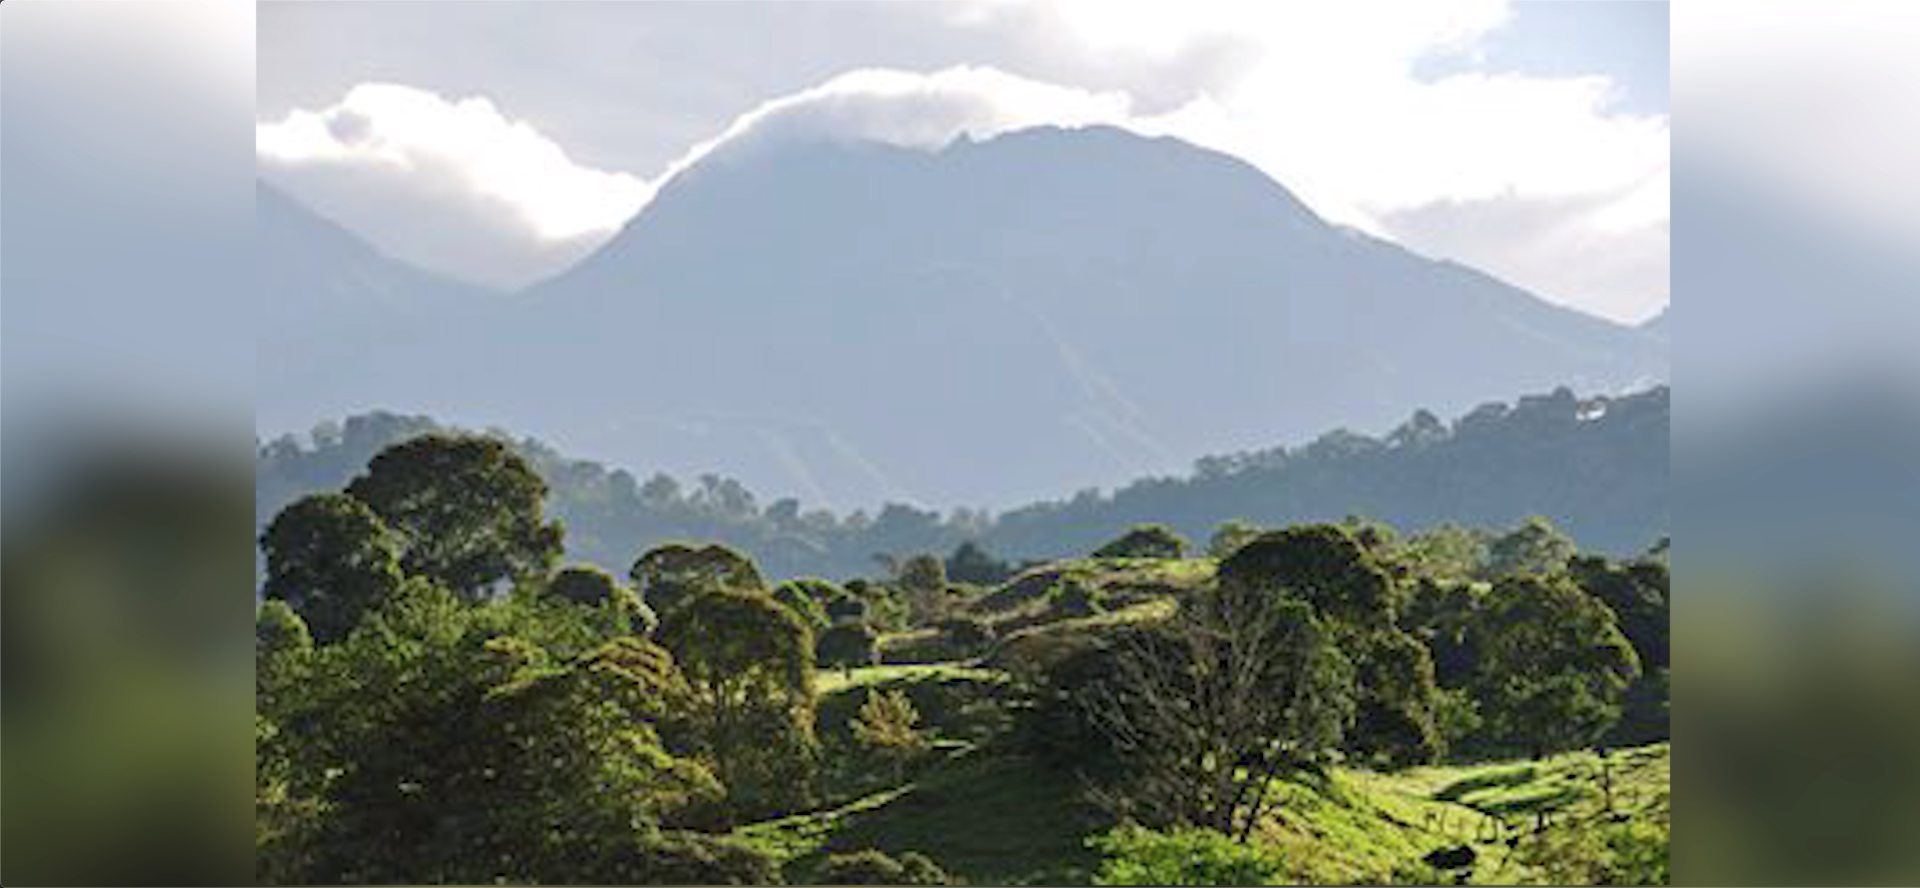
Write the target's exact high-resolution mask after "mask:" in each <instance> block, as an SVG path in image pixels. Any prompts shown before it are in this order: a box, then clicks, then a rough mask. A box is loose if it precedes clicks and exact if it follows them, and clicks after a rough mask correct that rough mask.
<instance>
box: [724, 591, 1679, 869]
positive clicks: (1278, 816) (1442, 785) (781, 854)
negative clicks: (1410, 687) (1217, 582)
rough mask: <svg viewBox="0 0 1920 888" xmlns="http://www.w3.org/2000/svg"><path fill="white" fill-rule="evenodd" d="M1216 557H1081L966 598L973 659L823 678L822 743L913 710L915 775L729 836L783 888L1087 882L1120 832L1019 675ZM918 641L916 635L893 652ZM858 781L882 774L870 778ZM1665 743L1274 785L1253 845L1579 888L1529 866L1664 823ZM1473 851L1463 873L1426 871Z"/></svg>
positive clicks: (1352, 864)
mask: <svg viewBox="0 0 1920 888" xmlns="http://www.w3.org/2000/svg"><path fill="white" fill-rule="evenodd" d="M1216 567H1217V563H1216V562H1215V561H1214V560H1212V559H1206V558H1194V559H1184V560H1156V559H1075V560H1066V561H1060V562H1055V563H1051V564H1047V565H1043V566H1040V567H1035V568H1032V569H1029V570H1027V571H1025V572H1023V573H1021V574H1020V575H1018V576H1016V577H1014V578H1013V579H1012V580H1010V581H1008V582H1007V583H1005V584H1004V585H1002V586H1000V587H998V588H996V589H994V590H993V591H991V592H988V593H986V594H984V595H981V596H979V597H978V598H975V599H973V600H972V601H970V602H968V604H967V605H966V607H965V608H964V613H965V614H966V615H967V616H970V617H972V618H974V619H977V620H980V621H981V622H983V623H986V624H988V625H990V626H992V627H994V629H995V631H996V634H997V636H998V637H997V641H996V643H995V644H994V646H993V647H992V649H991V650H989V651H988V652H987V653H986V654H985V655H983V656H980V657H976V658H973V659H969V660H965V661H955V662H933V663H893V664H888V665H880V666H872V667H865V668H857V669H844V670H832V671H823V672H822V673H821V674H820V678H819V682H818V687H819V689H820V692H821V694H822V699H821V703H820V708H819V721H818V725H819V732H820V735H821V737H822V739H823V740H824V741H825V742H826V743H827V744H828V746H829V749H830V750H837V751H838V752H837V754H839V755H842V756H854V755H856V752H855V751H854V749H853V741H852V739H851V734H850V732H849V730H848V726H847V723H848V721H849V720H850V719H852V718H853V717H854V716H855V714H856V713H857V711H858V709H859V706H860V705H861V703H862V702H863V701H865V700H866V699H867V696H868V694H869V693H872V692H889V691H899V692H902V693H904V694H906V695H907V696H908V698H909V699H911V700H912V702H913V704H914V707H915V709H916V710H917V711H918V712H919V714H920V716H921V726H922V728H923V730H925V731H926V733H927V734H928V738H929V741H930V743H929V746H928V750H927V751H926V752H925V753H924V754H923V756H922V757H921V759H920V760H919V762H918V763H917V764H916V765H915V766H913V767H912V768H911V769H909V770H908V771H907V772H905V773H903V774H901V775H900V776H899V778H898V779H897V780H895V781H892V782H887V783H884V784H883V785H876V783H875V782H874V781H872V780H871V779H868V780H867V781H866V782H864V783H862V782H859V781H853V782H843V783H842V784H841V785H840V786H839V787H838V789H839V792H838V793H837V794H836V793H835V792H834V791H831V790H830V791H829V794H828V795H829V799H828V802H827V804H826V805H825V806H823V807H822V808H820V809H818V810H815V811H811V812H807V813H803V814H798V815H793V816H788V817H782V818H779V819H774V820H767V821H763V822H758V823H752V824H748V825H745V826H742V827H739V828H738V829H737V830H736V831H735V836H736V837H737V838H739V839H741V840H743V841H745V842H747V843H748V844H751V845H753V846H756V847H758V848H761V849H764V850H766V851H768V852H769V853H771V854H773V855H774V856H776V857H777V858H778V859H779V860H781V861H782V864H783V868H784V870H785V873H786V877H787V878H788V880H789V881H794V882H806V881H810V880H816V881H817V880H818V879H819V878H820V877H821V874H822V867H823V866H824V865H825V863H826V860H827V858H828V856H829V855H832V854H846V853H851V852H855V851H861V850H865V849H878V850H881V851H885V852H887V853H888V854H892V855H896V856H897V855H900V854H903V853H906V852H909V851H917V852H919V853H922V854H925V855H927V856H928V857H930V858H932V859H933V860H934V861H935V862H937V863H938V864H940V865H941V866H942V867H944V868H945V869H946V870H948V871H949V872H950V873H952V874H953V875H955V876H958V877H960V878H962V879H964V880H966V881H967V882H968V883H971V884H982V883H986V884H1035V883H1052V884H1059V883H1081V884H1085V883H1089V882H1091V881H1093V880H1095V878H1096V875H1097V874H1098V873H1099V871H1100V867H1101V862H1102V854H1101V852H1099V851H1097V850H1094V849H1092V848H1090V847H1089V844H1088V839H1089V838H1091V837H1093V836H1096V835H1099V834H1101V833H1103V832H1105V831H1106V830H1108V829H1110V828H1112V827H1114V826H1115V823H1114V822H1113V821H1112V820H1111V818H1110V817H1108V816H1107V815H1106V814H1105V813H1104V812H1103V811H1102V810H1100V809H1099V808H1097V807H1096V806H1094V805H1092V804H1090V803H1088V802H1087V801H1086V800H1085V793H1084V789H1085V787H1084V786H1083V785H1082V784H1081V783H1080V781H1079V779H1078V778H1077V777H1076V776H1074V775H1072V774H1070V773H1065V772H1063V771H1062V770H1061V769H1059V768H1057V767H1053V766H1049V765H1046V764H1043V763H1041V762H1040V761H1038V760H1036V759H1035V758H1033V757H1031V756H1030V755H1028V754H1027V753H1026V752H1025V751H1023V747H1022V746H1021V744H1020V743H1019V742H1018V738H1017V737H1016V736H1014V735H1013V734H1012V732H1014V731H1016V730H1017V722H1018V711H1019V710H1020V708H1021V707H1022V706H1024V705H1026V703H1025V701H1024V700H1023V699H1022V698H1021V695H1020V693H1019V685H1018V682H1017V681H1016V680H1015V677H1014V674H1013V672H1010V670H1017V669H1019V668H1020V667H1021V666H1022V665H1031V664H1032V663H1034V662H1035V661H1037V660H1045V659H1048V658H1049V657H1050V656H1051V654H1052V652H1057V651H1063V650H1068V649H1071V648H1072V647H1074V646H1076V645H1078V644H1082V643H1086V642H1088V641H1090V640H1093V639H1097V638H1098V637H1099V636H1100V635H1101V634H1102V633H1103V632H1104V631H1106V630H1109V629H1112V628H1114V627H1118V626H1124V625H1127V624H1131V623H1134V622H1137V621H1148V620H1160V619H1165V618H1167V617H1168V616H1170V615H1171V614H1172V613H1173V611H1174V609H1175V607H1176V606H1177V604H1178V602H1179V600H1180V598H1181V597H1182V596H1184V595H1187V594H1190V593H1192V592H1194V591H1195V590H1198V589H1201V588H1203V587H1205V585H1206V584H1207V583H1209V582H1210V581H1211V580H1212V579H1213V576H1214V572H1215V569H1216ZM1065 584H1078V585H1079V586H1081V587H1083V588H1084V589H1086V590H1088V591H1090V592H1091V593H1092V597H1093V598H1094V599H1096V600H1098V601H1100V602H1102V603H1103V606H1102V608H1101V609H1100V610H1098V611H1097V612H1094V613H1086V614H1081V615H1067V614H1066V613H1063V612H1062V611H1061V609H1060V608H1059V594H1058V590H1059V589H1060V588H1061V587H1062V586H1063V585H1065ZM918 641H920V639H917V638H914V637H911V633H905V634H903V635H902V637H900V638H896V639H893V642H894V643H897V644H901V645H905V646H912V645H913V644H915V643H917V642H918ZM852 770H854V771H856V772H858V773H861V774H862V775H863V776H864V777H866V778H871V777H872V774H871V769H870V768H869V769H861V768H858V767H855V768H853V769H852ZM1669 773H1670V748H1669V746H1668V745H1666V744H1658V745H1653V746H1647V747H1640V748H1633V749H1622V750H1614V751H1612V752H1610V753H1609V754H1608V755H1607V756H1606V757H1605V759H1604V760H1603V759H1602V758H1601V757H1600V756H1598V755H1596V754H1594V753H1591V752H1577V753H1569V754H1565V755H1560V756H1555V757H1551V758H1547V759H1544V760H1541V761H1505V762H1494V763H1481V764H1471V765H1452V766H1438V767H1421V768H1412V769H1408V770H1403V771H1398V772H1391V773H1387V772H1377V771H1371V770H1365V769H1360V768H1335V769H1332V770H1331V771H1330V772H1328V773H1327V774H1326V775H1325V777H1324V778H1318V777H1307V776H1301V777H1297V778H1293V779H1286V780H1280V781H1276V782H1275V784H1274V785H1273V786H1272V788H1271V791H1272V792H1273V793H1274V794H1275V797H1277V798H1278V799H1279V800H1280V804H1279V805H1277V806H1276V807H1275V808H1274V809H1273V810H1272V812H1271V814H1270V815H1269V816H1268V817H1267V818H1265V820H1264V821H1263V822H1262V823H1261V824H1260V827H1259V829H1258V830H1256V832H1255V834H1254V836H1253V844H1254V845H1255V846H1257V847H1258V848H1260V849H1262V853H1263V854H1265V855H1267V856H1268V857H1269V858H1270V859H1272V860H1274V861H1277V864H1276V865H1275V867H1274V872H1276V874H1277V875H1276V876H1275V878H1276V879H1277V880H1278V881H1283V882H1292V883H1300V884H1354V883H1361V884H1367V883H1431V882H1453V881H1454V880H1455V879H1457V878H1460V877H1461V875H1462V874H1464V876H1465V881H1466V882H1468V883H1474V884H1517V883H1541V882H1548V881H1552V880H1555V879H1558V880H1562V881H1564V880H1566V879H1567V878H1569V874H1568V873H1566V872H1564V871H1551V872H1550V871H1548V870H1546V869H1543V868H1542V866H1541V865H1540V863H1539V859H1540V858H1539V856H1538V855H1537V854H1535V853H1534V852H1535V851H1537V850H1538V849H1540V848H1542V847H1545V845H1544V844H1543V843H1547V842H1554V841H1561V840H1562V839H1563V838H1565V839H1567V840H1573V839H1578V840H1581V841H1586V840H1587V838H1588V837H1589V836H1591V835H1592V834H1594V830H1593V827H1594V826H1595V825H1596V824H1607V823H1624V822H1626V821H1628V820H1634V821H1643V820H1646V819H1648V818H1649V817H1654V818H1656V819H1657V818H1658V817H1661V816H1663V813H1664V811H1665V810H1666V809H1667V805H1668V801H1667V792H1668V783H1669ZM1459 846H1466V847H1470V848H1472V849H1473V852H1474V858H1475V859H1474V862H1473V864H1472V865H1471V866H1470V867H1469V868H1467V869H1465V870H1464V871H1463V872H1441V871H1438V870H1435V869H1432V868H1431V867H1429V866H1428V865H1427V864H1425V863H1423V861H1422V859H1423V858H1424V857H1425V856H1426V855H1428V854H1430V853H1432V852H1435V851H1438V850H1441V849H1447V848H1457V847H1459Z"/></svg>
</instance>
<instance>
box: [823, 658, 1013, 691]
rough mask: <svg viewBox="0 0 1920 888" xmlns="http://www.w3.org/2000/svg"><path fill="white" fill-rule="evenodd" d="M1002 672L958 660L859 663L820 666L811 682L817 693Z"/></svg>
mask: <svg viewBox="0 0 1920 888" xmlns="http://www.w3.org/2000/svg"><path fill="white" fill-rule="evenodd" d="M1006 680H1007V676H1006V673H1004V672H1001V671H999V670H997V669H984V668H980V667H976V666H967V665H964V664H960V663H903V664H899V665H894V666H862V667H859V668H857V669H833V670H827V669H822V670H820V672H819V674H818V675H817V676H816V677H815V680H814V686H815V688H816V689H817V690H818V691H819V692H820V694H821V696H828V695H832V694H839V693H843V692H846V691H851V690H856V689H859V688H867V687H872V686H875V685H885V684H896V683H901V682H916V681H982V682H1003V681H1006Z"/></svg>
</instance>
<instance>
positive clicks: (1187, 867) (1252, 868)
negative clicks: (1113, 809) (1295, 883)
mask: <svg viewBox="0 0 1920 888" xmlns="http://www.w3.org/2000/svg"><path fill="white" fill-rule="evenodd" d="M1087 846H1088V847H1090V848H1092V849H1094V850H1096V851H1099V852H1101V853H1102V854H1103V855H1105V858H1106V859H1105V860H1102V861H1101V863H1100V868H1099V869H1098V870H1097V871H1096V872H1095V873H1094V877H1093V879H1094V882H1095V883H1096V884H1100V885H1266V884H1270V883H1272V882H1273V881H1274V880H1275V879H1277V878H1278V877H1279V876H1280V871H1281V870H1280V862H1279V860H1278V858H1277V856H1276V855H1275V854H1274V853H1273V852H1272V851H1269V850H1267V849H1264V848H1260V847H1258V846H1255V845H1241V844H1237V843H1235V842H1234V841H1233V840H1232V839H1230V838H1228V837H1227V836H1225V835H1223V834H1221V833H1218V832H1214V831H1213V830H1206V829H1176V830H1169V831H1166V832H1157V831H1155V830H1150V829H1146V828H1144V827H1139V826H1122V827H1119V828H1117V829H1114V830H1110V831H1108V832H1106V833H1102V834H1100V835H1097V836H1094V837H1093V838H1091V839H1088V840H1087Z"/></svg>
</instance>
